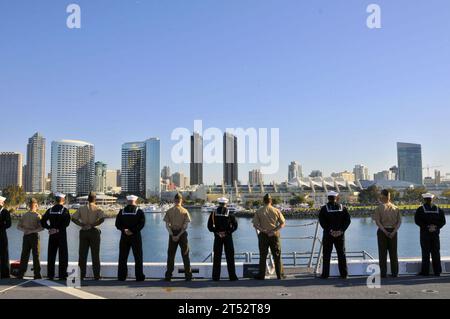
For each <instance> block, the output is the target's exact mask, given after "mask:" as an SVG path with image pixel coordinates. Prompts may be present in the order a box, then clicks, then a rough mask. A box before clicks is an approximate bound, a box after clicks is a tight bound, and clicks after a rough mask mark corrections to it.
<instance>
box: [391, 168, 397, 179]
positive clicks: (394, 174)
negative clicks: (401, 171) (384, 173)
mask: <svg viewBox="0 0 450 319" xmlns="http://www.w3.org/2000/svg"><path fill="white" fill-rule="evenodd" d="M389 171H390V172H391V173H392V177H393V179H394V180H398V167H397V166H392V167H391V168H390V169H389Z"/></svg>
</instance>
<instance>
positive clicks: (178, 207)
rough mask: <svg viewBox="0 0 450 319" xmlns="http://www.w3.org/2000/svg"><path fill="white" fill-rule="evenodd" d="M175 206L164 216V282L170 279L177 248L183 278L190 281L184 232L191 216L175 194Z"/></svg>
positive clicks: (189, 266)
mask: <svg viewBox="0 0 450 319" xmlns="http://www.w3.org/2000/svg"><path fill="white" fill-rule="evenodd" d="M174 201H175V206H173V207H172V208H170V209H169V210H168V211H167V212H166V215H165V216H164V221H165V222H166V228H167V231H168V232H169V247H168V249H167V271H166V275H165V280H166V281H170V280H171V279H172V273H173V270H174V267H175V254H176V252H177V249H178V246H180V249H181V257H182V258H183V264H184V276H185V279H186V281H191V280H192V270H191V262H190V259H189V243H188V233H187V231H186V229H187V227H188V224H189V223H190V222H191V216H190V215H189V212H188V211H187V209H185V208H184V207H183V206H182V203H183V197H182V196H181V194H176V195H175V198H174Z"/></svg>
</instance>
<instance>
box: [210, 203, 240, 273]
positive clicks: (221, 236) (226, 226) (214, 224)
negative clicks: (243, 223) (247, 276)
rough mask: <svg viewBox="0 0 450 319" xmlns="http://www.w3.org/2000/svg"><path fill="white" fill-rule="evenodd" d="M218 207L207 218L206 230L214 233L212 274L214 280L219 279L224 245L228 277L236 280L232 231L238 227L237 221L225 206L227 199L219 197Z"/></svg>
mask: <svg viewBox="0 0 450 319" xmlns="http://www.w3.org/2000/svg"><path fill="white" fill-rule="evenodd" d="M218 202H219V207H217V209H216V210H215V211H213V212H212V213H211V215H210V216H209V219H208V230H209V231H210V232H212V233H214V246H213V249H214V260H213V274H212V279H213V280H214V281H219V280H220V270H221V268H222V251H223V248H224V247H225V257H226V260H227V268H228V277H229V279H230V280H231V281H236V280H238V277H237V276H236V266H235V264H234V245H233V235H232V234H233V233H234V232H235V231H236V230H237V228H238V223H237V221H236V217H235V216H234V215H230V212H229V210H228V208H227V206H226V205H227V203H228V199H227V198H225V197H222V198H219V199H218Z"/></svg>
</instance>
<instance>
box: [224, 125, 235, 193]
mask: <svg viewBox="0 0 450 319" xmlns="http://www.w3.org/2000/svg"><path fill="white" fill-rule="evenodd" d="M237 153H238V152H237V137H236V136H234V135H233V134H231V133H225V134H224V135H223V180H224V184H225V185H234V184H235V183H237V181H238V154H237Z"/></svg>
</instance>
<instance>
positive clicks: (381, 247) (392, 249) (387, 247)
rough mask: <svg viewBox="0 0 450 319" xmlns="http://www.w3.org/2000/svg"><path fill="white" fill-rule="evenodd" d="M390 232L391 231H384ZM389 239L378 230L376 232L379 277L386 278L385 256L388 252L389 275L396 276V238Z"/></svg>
mask: <svg viewBox="0 0 450 319" xmlns="http://www.w3.org/2000/svg"><path fill="white" fill-rule="evenodd" d="M386 230H387V231H388V232H392V231H393V229H386ZM397 235H398V234H395V236H394V238H389V237H388V236H386V235H385V234H384V233H383V232H382V231H381V230H380V229H378V231H377V238H378V259H379V266H380V271H381V276H382V277H386V274H387V255H388V252H389V260H390V262H391V274H392V275H398V255H397V238H398V236H397Z"/></svg>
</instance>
